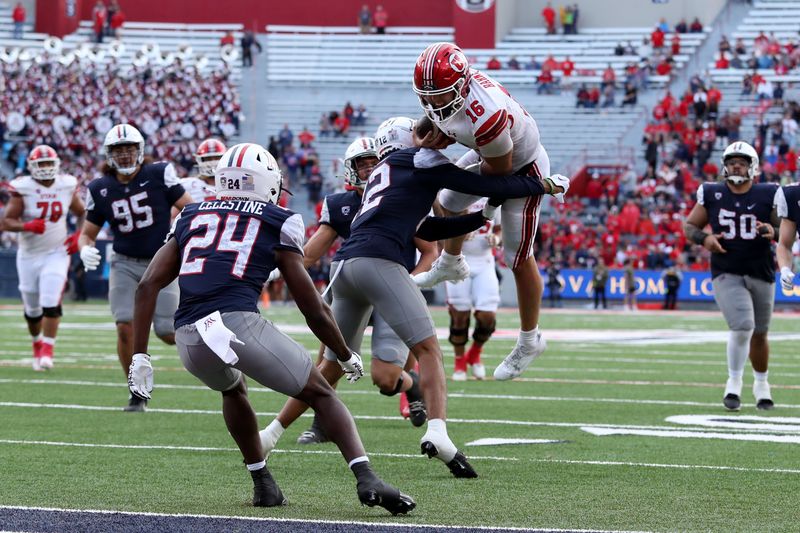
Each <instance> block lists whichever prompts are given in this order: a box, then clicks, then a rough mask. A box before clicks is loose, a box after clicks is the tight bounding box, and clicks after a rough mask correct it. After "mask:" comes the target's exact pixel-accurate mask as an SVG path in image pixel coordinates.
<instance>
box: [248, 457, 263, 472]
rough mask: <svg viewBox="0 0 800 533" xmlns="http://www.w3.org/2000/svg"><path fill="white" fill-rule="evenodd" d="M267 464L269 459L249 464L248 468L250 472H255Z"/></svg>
mask: <svg viewBox="0 0 800 533" xmlns="http://www.w3.org/2000/svg"><path fill="white" fill-rule="evenodd" d="M265 466H267V461H266V460H264V461H259V462H257V463H251V464H248V465H247V470H249V471H250V472H255V471H256V470H261V469H262V468H264V467H265Z"/></svg>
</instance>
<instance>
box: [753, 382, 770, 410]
mask: <svg viewBox="0 0 800 533" xmlns="http://www.w3.org/2000/svg"><path fill="white" fill-rule="evenodd" d="M753 396H755V398H756V408H757V409H762V410H765V411H769V410H770V409H773V408H775V403H774V402H773V401H772V392H771V391H770V389H769V383H767V381H766V380H764V381H755V382H753Z"/></svg>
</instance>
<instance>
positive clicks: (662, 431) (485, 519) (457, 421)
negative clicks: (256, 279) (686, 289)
mask: <svg viewBox="0 0 800 533" xmlns="http://www.w3.org/2000/svg"><path fill="white" fill-rule="evenodd" d="M5 304H6V305H4V306H3V307H2V308H0V326H1V327H2V329H1V330H2V332H3V334H2V337H0V465H2V472H1V473H0V505H24V506H37V507H49V508H79V509H110V510H127V511H149V512H164V513H203V514H215V515H216V514H218V515H238V516H276V517H286V518H305V519H331V520H359V521H364V520H366V521H371V520H374V521H392V522H395V521H396V522H398V523H404V524H412V523H423V524H449V525H464V526H480V525H483V526H516V527H540V528H575V529H577V528H580V529H613V530H659V531H665V530H673V531H674V530H681V531H707V530H713V531H791V530H794V531H796V530H797V529H798V527H800V526H798V523H800V522H799V520H800V511H798V507H797V499H798V493H800V453H798V452H800V444H798V443H800V386H798V381H799V380H798V377H800V351H798V350H797V346H798V342H797V340H798V338H800V318H798V317H797V316H796V315H795V316H794V317H786V316H783V317H782V316H779V315H776V317H775V318H774V319H773V327H772V332H773V333H774V335H775V338H773V339H772V341H771V349H772V364H771V375H770V382H771V384H772V387H773V397H774V399H775V402H776V404H777V406H778V407H777V408H776V409H775V410H774V411H771V412H768V413H765V412H761V411H757V410H756V409H755V407H754V405H753V398H752V394H751V391H750V389H751V383H752V375H751V370H750V368H749V366H748V368H747V370H746V372H745V389H744V395H743V408H742V410H741V412H740V413H736V414H729V413H726V412H725V411H724V410H723V408H722V404H721V398H722V391H723V386H724V382H725V378H726V377H727V376H726V366H725V347H724V342H723V339H724V338H725V331H726V330H725V325H724V322H723V321H722V319H721V317H719V316H717V315H715V314H713V313H684V314H681V313H680V312H675V313H671V314H660V313H635V314H630V313H628V314H626V313H593V312H591V311H572V312H565V311H560V312H558V313H545V315H544V316H543V319H542V326H543V328H544V330H545V333H546V335H548V337H549V348H548V350H547V352H545V354H544V355H543V356H542V357H541V358H540V359H539V360H537V361H536V362H535V363H534V366H533V367H532V368H530V369H529V370H528V371H527V372H526V373H525V375H524V379H522V380H517V381H513V382H503V383H500V382H494V381H491V380H487V381H484V382H479V381H474V380H471V381H468V382H466V383H464V382H461V383H455V382H452V381H448V387H449V395H450V399H449V418H450V422H449V423H448V429H449V431H450V434H451V437H452V438H453V440H454V441H455V442H456V444H457V445H458V446H459V447H461V448H462V450H464V451H465V452H466V453H467V455H468V456H470V457H471V459H472V464H473V465H474V466H475V468H476V470H477V471H478V473H479V475H480V477H479V478H478V479H476V480H456V479H454V478H452V477H451V476H450V474H449V472H448V470H447V469H446V467H445V466H444V465H443V464H442V463H440V462H439V461H436V460H428V459H426V458H423V457H421V456H419V455H418V454H419V444H418V443H419V438H420V436H421V435H422V430H421V429H417V428H413V427H412V426H411V425H410V424H409V423H408V422H407V421H405V420H403V419H401V418H400V417H399V416H398V410H397V401H396V399H394V398H386V397H384V396H381V395H379V394H378V392H377V389H375V388H374V387H373V386H372V384H371V382H370V381H369V378H368V377H366V378H365V379H362V380H361V381H359V382H358V383H356V384H353V385H351V384H348V383H342V384H341V386H340V394H341V397H342V399H343V400H344V401H345V403H346V404H347V405H348V407H349V408H350V409H351V411H352V413H353V414H354V415H355V416H356V421H357V424H358V428H359V431H360V433H361V436H362V439H363V440H364V443H365V445H366V448H367V450H368V452H370V454H371V457H372V461H373V464H374V466H375V469H376V471H378V472H379V473H380V474H381V475H382V476H384V477H385V479H387V480H388V481H390V482H392V483H394V484H396V485H397V486H399V487H400V488H401V489H402V490H403V491H405V492H407V493H409V494H411V495H412V496H414V498H415V499H416V500H417V503H418V507H417V509H415V510H414V511H413V512H412V513H411V514H410V515H409V516H407V517H397V518H391V516H389V515H388V514H386V513H385V512H384V511H383V510H382V509H377V508H376V509H369V508H366V507H361V506H359V505H358V501H357V498H356V493H355V483H354V478H353V477H352V475H350V473H349V472H348V471H347V468H346V465H345V464H344V462H343V460H342V459H341V457H340V456H339V455H338V453H337V451H336V449H335V447H334V446H333V445H331V444H322V445H315V446H311V447H303V446H299V445H297V444H295V440H296V438H297V436H298V435H299V434H300V432H301V431H302V430H304V429H306V428H307V426H308V424H309V422H310V421H309V419H307V418H305V419H301V420H300V421H299V422H298V424H296V425H295V426H293V427H291V428H289V429H288V430H287V431H286V433H285V434H284V436H283V438H282V440H281V442H280V443H279V445H278V450H277V451H276V452H275V453H274V454H273V455H272V456H271V458H270V462H269V464H270V468H271V470H272V472H273V475H274V476H275V478H276V480H277V481H278V483H279V484H280V486H281V488H282V490H283V492H284V494H285V495H286V497H287V498H288V499H289V506H288V507H285V508H280V509H267V510H265V509H254V508H252V507H251V506H249V504H248V500H249V498H250V497H251V482H250V478H249V476H248V475H247V472H246V471H245V469H244V467H243V466H242V464H241V457H240V455H239V453H238V451H237V450H236V448H235V445H234V443H233V440H232V439H231V438H230V437H229V435H228V434H227V432H226V429H225V425H224V422H223V419H222V416H221V411H220V409H221V400H220V396H219V394H217V393H214V392H211V391H209V390H206V389H205V388H204V387H202V386H201V385H200V383H199V382H197V381H196V380H195V379H194V378H193V377H192V376H191V375H190V374H188V373H187V372H186V371H184V370H183V368H182V367H181V365H180V361H179V360H178V357H177V354H176V352H175V350H174V348H172V347H168V346H165V345H163V344H161V343H160V342H159V341H158V340H157V339H156V338H155V337H153V341H152V344H151V353H152V354H153V356H154V358H153V359H154V360H153V365H154V367H155V382H156V388H155V390H154V391H153V400H152V402H151V404H150V411H149V412H148V413H145V414H134V413H131V414H129V413H123V412H122V411H121V407H122V406H123V405H124V404H125V403H126V400H127V388H126V385H125V380H124V376H123V373H122V370H121V368H120V367H119V364H118V363H117V357H116V355H115V338H116V337H115V332H114V327H113V324H112V321H111V318H110V315H109V311H108V307H107V305H106V304H104V303H98V304H88V305H66V306H65V316H64V320H63V327H62V329H61V331H60V335H59V338H58V344H57V347H56V368H55V369H54V370H52V371H50V372H48V373H35V372H33V371H32V370H31V368H30V363H29V360H28V357H29V351H30V339H29V337H28V335H27V331H26V329H25V326H24V323H23V320H22V311H21V307H19V306H18V305H16V303H15V302H11V301H6V302H5ZM12 304H13V305H12ZM266 315H267V316H269V317H270V318H271V319H272V320H273V321H274V322H276V323H277V324H279V325H294V326H295V327H296V328H298V327H300V326H302V325H303V324H304V323H303V321H302V320H301V318H300V316H299V314H298V312H297V311H296V309H294V308H293V307H281V306H272V308H270V309H269V310H268V311H267V312H266ZM434 316H435V319H436V322H437V326H439V327H442V328H444V327H446V326H447V318H446V314H445V312H444V311H443V310H441V309H440V310H436V311H435V312H434ZM498 322H499V323H498V328H500V329H503V328H505V329H507V330H513V328H514V327H515V326H516V324H517V319H516V315H515V313H514V312H513V311H506V312H502V313H501V315H500V317H499V321H498ZM292 336H293V337H294V338H295V339H297V340H298V341H300V342H301V343H303V344H304V345H305V346H306V347H307V348H308V349H309V351H313V352H314V353H316V348H317V343H316V341H315V339H314V338H313V337H312V336H311V335H310V334H308V333H306V334H293V335H292ZM622 337H624V338H625V339H624V340H620V339H621V338H622ZM708 339H711V341H710V342H709V341H708ZM512 346H513V340H511V339H505V340H503V339H493V340H491V341H490V343H489V344H488V345H487V347H486V350H485V353H484V360H485V362H486V365H487V370H488V374H489V375H490V376H491V372H492V370H493V369H494V367H495V366H496V365H497V364H498V363H499V362H500V360H501V359H502V358H503V357H504V356H505V355H506V354H507V353H508V351H509V350H510V349H511V348H512ZM444 352H445V365H446V369H447V372H448V376H449V374H450V372H451V371H452V350H451V349H450V347H449V345H447V344H446V342H445V344H444ZM362 353H364V355H365V361H366V360H367V359H368V357H367V355H368V353H367V351H366V350H364V351H363V352H362ZM250 390H251V400H252V402H253V405H254V407H255V409H256V411H257V412H258V413H259V422H260V423H261V424H262V426H263V425H266V424H267V423H268V422H269V421H270V420H271V419H272V416H273V415H274V414H275V413H276V412H277V411H278V410H279V409H280V407H281V406H282V405H283V397H281V396H280V395H278V394H276V393H273V392H270V391H267V390H265V389H263V388H262V387H260V386H258V385H257V384H254V383H252V382H251V389H250ZM686 415H705V416H695V417H693V418H683V419H674V418H670V419H669V420H667V419H668V418H669V417H680V416H684V417H685V416H686ZM763 418H769V419H772V420H763ZM681 422H682V423H681ZM767 423H770V424H769V425H766V424H767ZM709 424H711V425H709ZM607 433H611V434H607ZM489 438H518V439H531V440H539V441H545V442H538V443H529V444H513V445H512V444H502V445H489V446H468V445H466V444H467V443H471V442H473V441H477V440H478V439H489Z"/></svg>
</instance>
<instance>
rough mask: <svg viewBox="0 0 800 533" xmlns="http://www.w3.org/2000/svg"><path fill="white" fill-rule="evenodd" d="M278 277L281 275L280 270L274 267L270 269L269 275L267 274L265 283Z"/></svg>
mask: <svg viewBox="0 0 800 533" xmlns="http://www.w3.org/2000/svg"><path fill="white" fill-rule="evenodd" d="M279 277H281V271H280V270H278V269H277V268H274V269H272V272H270V273H269V276H267V283H269V282H270V281H275V280H276V279H278V278H279Z"/></svg>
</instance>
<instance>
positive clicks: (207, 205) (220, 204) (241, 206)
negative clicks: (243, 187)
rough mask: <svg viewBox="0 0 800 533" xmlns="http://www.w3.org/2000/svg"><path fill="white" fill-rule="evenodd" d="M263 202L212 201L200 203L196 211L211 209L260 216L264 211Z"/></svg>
mask: <svg viewBox="0 0 800 533" xmlns="http://www.w3.org/2000/svg"><path fill="white" fill-rule="evenodd" d="M265 205H267V204H265V203H264V202H259V201H257V200H214V201H211V202H201V203H200V207H198V210H200V211H208V210H211V209H228V210H231V211H241V212H242V213H252V214H255V215H261V214H263V211H264V206H265Z"/></svg>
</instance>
